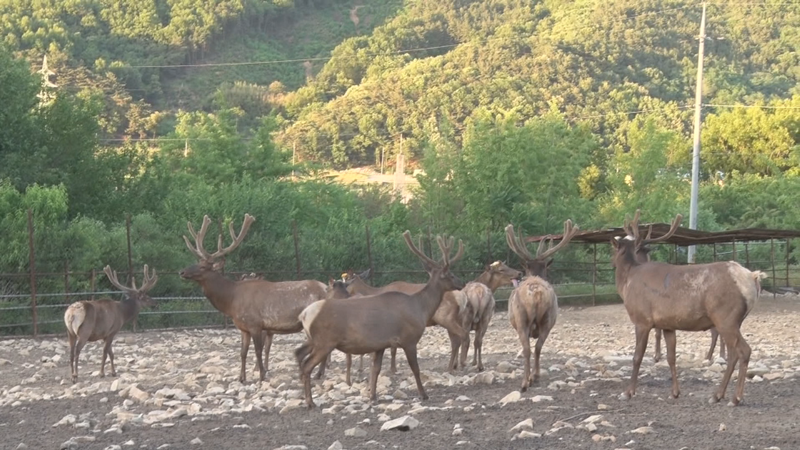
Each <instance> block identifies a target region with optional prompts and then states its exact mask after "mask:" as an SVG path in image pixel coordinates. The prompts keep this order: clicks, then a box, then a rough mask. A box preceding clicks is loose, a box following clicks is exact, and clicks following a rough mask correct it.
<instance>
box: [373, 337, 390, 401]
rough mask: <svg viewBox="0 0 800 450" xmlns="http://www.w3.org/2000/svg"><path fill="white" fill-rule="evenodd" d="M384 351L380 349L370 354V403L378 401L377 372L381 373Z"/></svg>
mask: <svg viewBox="0 0 800 450" xmlns="http://www.w3.org/2000/svg"><path fill="white" fill-rule="evenodd" d="M385 351H386V349H381V350H378V351H377V352H375V353H373V354H372V370H371V371H370V373H369V401H370V402H372V403H377V401H378V374H380V373H381V366H382V365H383V352H385Z"/></svg>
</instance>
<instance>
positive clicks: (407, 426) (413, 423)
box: [381, 416, 419, 431]
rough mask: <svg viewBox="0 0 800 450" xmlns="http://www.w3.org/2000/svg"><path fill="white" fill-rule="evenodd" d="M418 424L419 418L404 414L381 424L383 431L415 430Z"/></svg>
mask: <svg viewBox="0 0 800 450" xmlns="http://www.w3.org/2000/svg"><path fill="white" fill-rule="evenodd" d="M417 426H419V420H417V419H415V418H413V417H411V416H403V417H399V418H397V419H394V420H390V421H388V422H386V423H384V424H383V425H382V426H381V431H386V430H400V431H408V430H413V429H414V428H416V427H417Z"/></svg>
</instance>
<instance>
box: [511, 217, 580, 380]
mask: <svg viewBox="0 0 800 450" xmlns="http://www.w3.org/2000/svg"><path fill="white" fill-rule="evenodd" d="M577 232H578V227H573V226H572V221H570V220H567V221H566V222H564V235H563V237H562V239H561V242H559V243H558V244H557V245H556V246H555V247H554V246H553V239H547V238H544V239H542V240H541V241H540V242H539V248H538V250H537V251H536V256H533V255H532V254H531V253H530V252H529V251H528V249H527V247H526V246H525V241H524V239H523V238H522V233H521V232H520V235H519V236H515V234H514V226H513V225H508V226H507V227H506V241H507V242H508V246H509V247H510V248H511V250H512V251H513V252H514V253H516V254H517V255H518V256H519V257H520V258H522V260H523V264H524V266H525V279H523V280H522V282H521V283H520V284H519V286H517V287H516V288H515V289H514V290H513V291H512V292H511V296H510V297H509V298H508V320H509V321H510V322H511V326H513V327H514V329H515V330H516V331H517V335H518V336H519V341H520V343H522V358H523V359H524V361H525V375H524V376H523V377H522V387H521V388H520V390H521V391H522V392H525V391H526V390H527V389H528V386H531V385H533V383H535V382H537V381H539V357H540V355H541V353H542V346H544V343H545V341H546V340H547V336H548V335H549V334H550V331H551V330H552V329H553V326H554V325H555V324H556V318H557V317H558V298H557V297H556V292H555V290H553V287H552V286H551V285H550V283H548V282H547V268H548V267H549V266H550V264H551V263H552V262H553V260H552V259H551V258H550V256H552V255H553V254H554V253H556V252H557V251H558V250H560V249H561V248H563V247H564V246H565V245H567V243H569V241H570V240H571V239H572V237H573V236H575V234H576V233H577ZM546 241H547V242H549V245H548V248H547V250H545V249H544V247H545V242H546ZM530 338H536V349H535V351H534V369H533V376H531V344H530Z"/></svg>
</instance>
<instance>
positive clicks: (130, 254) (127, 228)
mask: <svg viewBox="0 0 800 450" xmlns="http://www.w3.org/2000/svg"><path fill="white" fill-rule="evenodd" d="M125 236H126V237H127V239H128V286H131V285H132V283H131V282H132V281H133V252H132V251H131V215H130V214H127V215H125ZM136 319H137V317H134V318H133V332H134V333H136V325H137V324H136V322H137V320H136Z"/></svg>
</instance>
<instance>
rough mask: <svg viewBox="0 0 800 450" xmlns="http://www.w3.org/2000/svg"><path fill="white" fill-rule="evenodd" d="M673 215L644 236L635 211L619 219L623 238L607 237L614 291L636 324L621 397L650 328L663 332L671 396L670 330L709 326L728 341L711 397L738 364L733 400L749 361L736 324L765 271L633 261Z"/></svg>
mask: <svg viewBox="0 0 800 450" xmlns="http://www.w3.org/2000/svg"><path fill="white" fill-rule="evenodd" d="M681 219H682V216H681V215H680V214H678V215H677V216H676V217H675V220H673V222H672V226H671V227H670V229H669V231H668V232H667V233H666V234H664V235H663V236H660V237H658V238H652V237H651V234H652V228H650V231H649V232H648V234H647V236H646V237H642V236H641V235H640V234H639V211H638V210H637V211H636V214H635V216H634V218H633V221H631V222H628V221H627V220H626V221H625V224H624V225H623V228H624V230H625V232H626V234H627V236H626V237H625V238H624V239H620V238H615V239H612V240H611V244H612V245H613V246H614V250H615V253H614V255H613V260H612V261H613V265H614V267H615V268H616V274H615V279H616V285H617V292H618V293H619V295H620V297H622V300H623V302H624V303H625V309H626V310H627V311H628V316H630V318H631V322H633V324H634V326H635V329H636V350H635V353H634V356H633V372H632V373H631V383H630V386H629V387H628V389H627V390H626V391H625V392H624V393H623V394H622V398H631V397H632V396H633V395H635V394H636V382H637V378H638V376H639V367H640V366H641V363H642V358H643V357H644V352H645V349H646V348H647V338H648V335H649V334H650V330H651V329H652V328H660V329H661V330H663V332H664V340H665V341H666V346H667V362H668V363H669V368H670V371H671V373H672V397H673V398H677V397H678V396H679V395H680V388H679V387H678V372H677V369H676V367H675V346H676V339H675V331H676V330H681V331H704V330H708V329H710V328H712V327H715V328H716V329H717V331H718V332H719V334H720V336H722V338H723V339H725V343H726V345H727V346H728V367H727V369H726V371H725V374H724V375H723V377H722V382H721V384H720V387H719V390H718V391H717V392H716V393H714V395H713V396H712V398H711V401H712V402H718V401H719V400H720V399H722V398H723V397H724V396H725V391H726V388H727V387H728V382H729V381H730V379H731V376H732V375H733V371H734V369H735V367H736V365H737V363H738V364H739V379H738V380H737V386H736V394H735V396H734V397H733V399H732V400H731V403H732V404H733V405H737V404H739V403H740V402H741V401H742V399H743V398H744V383H745V378H746V375H747V365H748V363H749V361H750V352H751V350H750V346H749V345H747V342H745V340H744V337H743V336H742V333H741V330H740V327H741V325H742V321H744V319H745V317H747V314H748V313H749V312H750V310H751V309H752V308H753V306H754V305H755V302H756V301H757V300H758V295H759V291H760V290H761V285H760V280H761V278H764V277H765V275H766V274H764V273H762V272H759V271H756V272H751V271H750V270H747V269H745V268H744V267H742V266H741V265H739V264H738V263H736V262H734V261H729V262H714V263H709V264H697V265H688V266H675V265H671V264H666V263H659V262H639V261H637V259H636V256H635V255H636V252H637V251H639V250H640V249H641V248H643V247H645V246H646V245H648V244H652V243H656V242H661V241H664V240H666V239H669V237H670V236H672V235H673V234H675V231H677V229H678V226H679V225H680V223H681Z"/></svg>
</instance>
